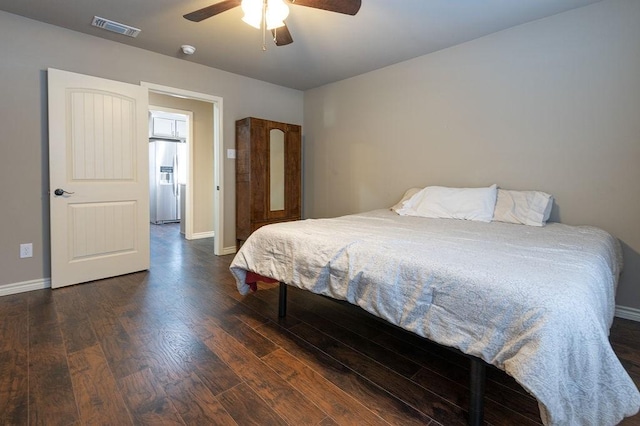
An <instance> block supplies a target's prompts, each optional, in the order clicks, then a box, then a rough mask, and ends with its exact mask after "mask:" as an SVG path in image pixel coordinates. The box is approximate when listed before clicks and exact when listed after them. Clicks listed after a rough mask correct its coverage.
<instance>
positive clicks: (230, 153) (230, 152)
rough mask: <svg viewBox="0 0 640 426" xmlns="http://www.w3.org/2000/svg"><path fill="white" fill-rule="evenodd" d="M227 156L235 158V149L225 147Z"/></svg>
mask: <svg viewBox="0 0 640 426" xmlns="http://www.w3.org/2000/svg"><path fill="white" fill-rule="evenodd" d="M227 158H236V150H235V149H227Z"/></svg>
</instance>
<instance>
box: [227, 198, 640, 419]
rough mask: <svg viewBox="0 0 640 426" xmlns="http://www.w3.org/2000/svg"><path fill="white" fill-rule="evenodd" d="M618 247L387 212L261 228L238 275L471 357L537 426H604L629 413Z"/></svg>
mask: <svg viewBox="0 0 640 426" xmlns="http://www.w3.org/2000/svg"><path fill="white" fill-rule="evenodd" d="M620 268H621V254H620V248H619V244H618V242H617V240H616V239H614V238H613V237H612V236H611V235H609V234H608V233H606V232H604V231H602V230H600V229H597V228H593V227H573V226H568V225H562V224H557V223H550V224H548V225H547V226H545V227H543V228H535V227H529V226H523V225H513V224H506V223H497V222H493V223H481V222H471V221H462V220H454V219H426V218H419V217H406V216H398V215H396V214H395V213H393V212H390V211H388V210H376V211H373V212H369V213H364V214H358V215H351V216H344V217H340V218H335V219H316V220H314V219H309V220H305V221H300V222H288V223H282V224H277V225H269V226H265V227H263V228H261V229H259V230H258V231H256V232H255V233H253V234H252V235H251V237H250V238H249V239H248V240H247V241H246V243H245V244H244V245H243V246H242V248H241V249H240V251H239V252H238V253H237V255H236V257H235V259H234V260H233V263H232V264H231V271H232V272H233V274H234V276H235V278H236V280H237V284H238V289H239V291H240V292H241V293H242V294H246V293H247V292H248V291H249V287H248V286H247V285H246V284H245V283H244V278H245V275H246V271H252V272H255V273H258V274H260V275H263V276H266V277H271V278H275V279H277V280H279V281H281V282H285V283H287V284H289V285H293V286H296V287H300V288H303V289H306V290H309V291H312V292H314V293H318V294H323V295H326V296H330V297H332V298H335V299H342V300H347V301H349V302H351V303H353V304H356V305H359V306H360V307H362V308H364V309H365V310H367V311H369V312H371V313H372V314H374V315H377V316H379V317H381V318H384V319H385V320H387V321H389V322H390V323H392V324H395V325H398V326H400V327H402V328H404V329H406V330H409V331H412V332H414V333H416V334H418V335H420V336H424V337H426V338H428V339H431V340H433V341H435V342H438V343H441V344H443V345H447V346H451V347H455V348H458V349H460V350H461V351H463V352H465V353H467V354H469V355H473V356H476V357H479V358H482V359H483V360H485V361H486V362H488V363H491V364H493V365H495V366H497V367H498V368H500V369H503V370H504V371H506V372H507V373H508V374H509V375H511V376H512V377H514V378H515V379H516V380H517V381H518V382H519V383H520V384H521V385H522V386H523V387H524V388H525V389H527V390H528V391H529V392H530V393H531V394H532V395H533V396H535V398H536V399H537V400H538V402H539V407H540V415H541V418H542V421H543V422H544V423H545V424H547V425H598V426H601V425H614V424H616V423H618V422H619V421H620V420H621V419H622V418H623V417H625V416H630V415H633V414H634V413H636V412H637V411H638V408H639V407H640V394H639V393H638V389H637V388H636V386H635V385H634V383H633V382H632V380H631V379H630V377H629V376H628V374H627V372H626V371H625V370H624V368H623V367H622V366H621V364H620V362H619V360H618V358H617V357H616V355H615V353H614V352H613V350H612V349H611V346H610V344H609V340H608V334H609V328H610V326H611V322H612V320H613V314H614V296H615V289H616V283H617V277H618V274H619V272H620Z"/></svg>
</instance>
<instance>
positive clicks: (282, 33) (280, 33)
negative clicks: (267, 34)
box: [271, 24, 293, 46]
mask: <svg viewBox="0 0 640 426" xmlns="http://www.w3.org/2000/svg"><path fill="white" fill-rule="evenodd" d="M271 34H272V35H273V41H274V43H275V44H276V46H286V45H287V44H291V43H293V37H291V33H290V32H289V28H287V24H284V27H280V28H274V29H272V30H271Z"/></svg>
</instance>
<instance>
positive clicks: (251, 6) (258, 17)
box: [241, 0, 289, 30]
mask: <svg viewBox="0 0 640 426" xmlns="http://www.w3.org/2000/svg"><path fill="white" fill-rule="evenodd" d="M241 6H242V11H243V12H244V16H243V18H242V20H243V21H244V22H246V23H247V24H249V25H251V26H252V27H254V28H257V29H260V28H261V27H262V22H263V20H264V21H266V27H267V29H268V30H271V29H274V28H280V27H283V26H284V20H285V19H286V18H287V16H289V7H288V6H287V5H286V4H285V3H284V1H283V0H266V1H265V0H242V4H241Z"/></svg>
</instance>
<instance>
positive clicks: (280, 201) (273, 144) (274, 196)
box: [269, 129, 285, 212]
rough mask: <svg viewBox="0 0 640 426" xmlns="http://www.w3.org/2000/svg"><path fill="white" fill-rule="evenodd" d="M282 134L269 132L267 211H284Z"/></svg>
mask: <svg viewBox="0 0 640 426" xmlns="http://www.w3.org/2000/svg"><path fill="white" fill-rule="evenodd" d="M284 164H285V161H284V132H283V131H282V130H280V129H271V130H270V131H269V210H270V211H272V212H274V211H281V210H284V207H285V206H284V175H285V171H284Z"/></svg>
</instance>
